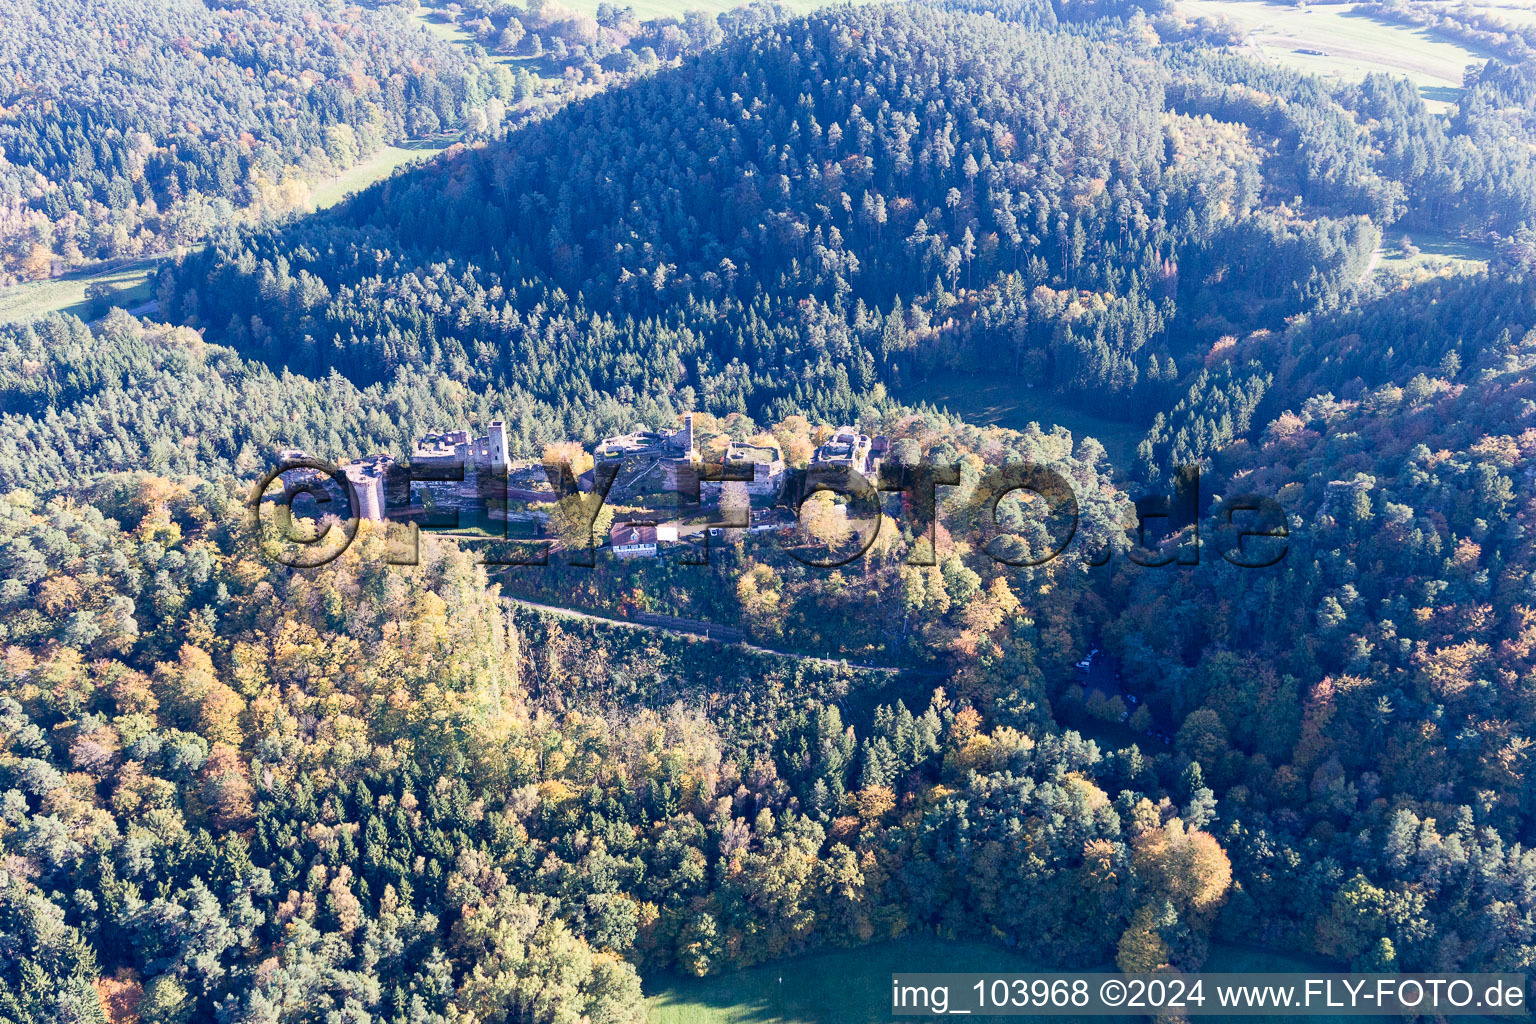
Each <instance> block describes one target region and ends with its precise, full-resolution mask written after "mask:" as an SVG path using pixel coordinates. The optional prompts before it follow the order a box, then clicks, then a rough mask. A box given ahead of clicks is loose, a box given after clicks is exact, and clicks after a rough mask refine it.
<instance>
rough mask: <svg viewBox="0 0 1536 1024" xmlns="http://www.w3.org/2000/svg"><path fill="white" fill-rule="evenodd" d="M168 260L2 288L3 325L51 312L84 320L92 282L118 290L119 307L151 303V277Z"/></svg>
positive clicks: (153, 259)
mask: <svg viewBox="0 0 1536 1024" xmlns="http://www.w3.org/2000/svg"><path fill="white" fill-rule="evenodd" d="M167 258H168V257H167V256H165V255H159V256H151V257H149V258H147V259H142V260H135V261H133V262H132V263H129V264H126V265H124V266H120V267H115V268H113V269H111V270H96V271H80V272H77V273H73V274H66V275H65V276H63V277H55V278H53V279H51V280H48V281H28V282H27V283H26V284H18V285H12V286H11V287H9V288H0V324H9V323H21V322H24V321H28V320H35V319H37V318H38V317H41V316H47V315H48V314H49V313H69V314H72V315H74V316H78V317H84V316H85V315H86V314H87V312H88V311H89V307H90V303H88V302H87V301H86V299H85V289H86V286H87V285H89V284H90V283H91V282H93V281H102V282H105V283H106V284H109V285H111V286H112V287H113V288H114V289H116V290H117V293H118V299H117V305H119V306H125V307H128V308H131V307H133V306H137V305H139V304H140V303H143V302H148V301H149V299H150V298H151V295H150V290H151V289H150V277H151V276H152V275H153V274H154V273H155V270H156V269H157V268H158V267H159V266H160V263H161V261H162V260H165V259H167Z"/></svg>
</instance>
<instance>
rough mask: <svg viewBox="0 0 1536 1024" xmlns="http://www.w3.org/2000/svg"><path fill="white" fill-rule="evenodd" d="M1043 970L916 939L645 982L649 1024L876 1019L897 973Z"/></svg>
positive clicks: (842, 1023)
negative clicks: (710, 975) (714, 973)
mask: <svg viewBox="0 0 1536 1024" xmlns="http://www.w3.org/2000/svg"><path fill="white" fill-rule="evenodd" d="M1043 969H1044V968H1042V967H1041V966H1040V965H1039V964H1037V963H1034V962H1033V961H1030V960H1027V959H1025V958H1024V957H1022V956H1019V955H1018V954H1017V953H1012V952H1009V951H1008V950H1005V949H1002V948H1000V947H997V946H989V945H985V944H983V943H979V942H941V941H939V940H937V939H931V938H916V937H913V938H905V939H898V940H897V941H895V942H884V943H880V944H879V945H874V946H865V947H863V948H860V949H838V950H830V951H827V952H823V953H813V954H811V955H809V956H803V957H796V958H795V959H792V960H784V961H780V962H777V963H771V964H765V965H763V966H761V967H754V968H752V969H751V970H746V971H737V972H735V973H732V974H724V975H720V976H719V977H714V978H702V979H699V978H687V979H675V978H668V979H658V982H657V983H654V984H655V987H654V988H653V983H647V984H646V985H645V989H646V991H647V992H649V993H652V994H651V996H650V999H649V1002H648V1010H649V1012H648V1013H647V1018H648V1019H649V1021H650V1024H874V1022H876V1021H880V1022H884V1021H889V1020H891V1019H892V1017H891V1011H890V1006H891V975H892V974H894V973H896V972H898V971H909V970H919V971H1011V972H1025V971H1037V970H1043ZM1035 1019H1036V1020H1042V1019H1045V1018H1035ZM1051 1019H1055V1018H1051ZM1081 1019H1082V1020H1084V1021H1088V1020H1092V1019H1093V1018H1087V1017H1085V1018H1081Z"/></svg>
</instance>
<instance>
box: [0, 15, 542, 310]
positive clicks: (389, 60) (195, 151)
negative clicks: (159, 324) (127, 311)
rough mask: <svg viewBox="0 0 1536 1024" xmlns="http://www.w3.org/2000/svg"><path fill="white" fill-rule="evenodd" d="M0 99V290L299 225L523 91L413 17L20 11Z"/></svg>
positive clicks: (0, 59) (12, 19)
mask: <svg viewBox="0 0 1536 1024" xmlns="http://www.w3.org/2000/svg"><path fill="white" fill-rule="evenodd" d="M523 77H524V79H526V77H527V76H526V75H524V76H523ZM0 83H3V84H0V282H3V281H5V280H6V279H8V278H9V279H16V278H20V279H23V280H25V279H36V278H45V277H48V276H50V274H51V273H52V272H53V271H54V270H55V269H56V268H58V267H67V266H71V265H75V264H78V263H81V262H86V261H91V260H102V259H113V258H122V257H130V256H139V255H143V254H146V253H153V252H161V251H164V250H166V249H167V248H171V247H174V246H177V245H185V244H188V243H190V242H194V241H198V240H200V239H201V238H202V237H203V236H204V235H206V234H207V233H208V232H209V231H211V230H212V229H213V228H215V227H225V226H228V225H230V224H232V223H236V222H238V220H239V219H241V218H242V217H245V218H249V219H251V220H252V221H254V220H257V219H259V218H260V217H261V216H262V215H263V214H273V213H276V214H281V213H286V212H288V211H290V210H294V209H302V208H303V206H304V202H305V200H306V198H307V196H308V187H309V185H310V184H312V183H314V182H315V181H316V180H318V179H320V178H322V177H328V176H330V175H333V174H335V173H337V172H338V171H340V170H344V169H345V168H347V167H350V166H352V165H353V164H354V163H356V162H357V161H358V160H360V159H363V158H365V157H367V156H368V155H369V154H371V153H373V152H375V151H377V150H378V149H380V147H382V146H384V145H385V144H387V143H392V142H399V141H402V140H405V139H417V138H425V137H430V136H434V135H436V134H437V133H438V132H440V131H443V130H457V129H460V128H463V127H465V126H466V125H467V123H468V115H469V112H470V111H471V110H475V111H479V112H480V114H481V115H482V117H481V120H482V121H483V120H484V117H483V115H484V111H485V110H486V109H487V108H488V107H491V106H492V104H493V103H494V109H496V110H501V111H505V110H506V109H507V108H508V106H510V105H512V104H515V103H516V102H517V101H518V100H520V99H523V98H524V97H525V95H526V93H527V91H528V89H529V88H530V86H529V84H528V83H527V82H526V81H524V82H522V83H519V82H518V81H517V80H516V79H515V78H514V76H513V75H512V74H511V73H509V72H508V71H507V69H505V68H492V67H490V66H484V65H477V64H475V63H474V62H472V61H470V60H468V59H467V58H466V57H465V55H464V54H462V53H461V52H460V51H458V50H457V49H455V48H454V47H452V46H449V45H448V44H446V43H443V42H441V41H439V40H437V39H436V38H434V37H433V36H431V35H430V34H429V33H427V32H426V31H425V30H424V29H422V28H421V27H420V26H419V25H416V24H415V23H413V22H412V21H411V20H410V19H409V17H408V16H407V14H406V13H405V11H404V9H403V8H399V7H392V6H381V7H366V8H365V7H355V6H352V7H349V6H345V5H343V4H340V3H334V4H320V5H315V4H311V3H301V2H298V0H270V2H268V0H264V2H263V3H262V4H261V5H260V6H259V7H249V6H243V5H222V4H208V3H203V2H202V0H164V2H159V3H156V4H154V5H153V7H152V10H151V9H146V8H145V7H144V6H143V5H141V4H136V3H122V2H118V0H90V2H89V3H82V2H79V0H67V2H60V0H21V2H18V3H16V4H13V5H10V7H9V8H8V9H7V11H6V31H5V32H4V33H3V35H0Z"/></svg>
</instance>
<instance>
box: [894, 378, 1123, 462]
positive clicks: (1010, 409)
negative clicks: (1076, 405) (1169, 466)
mask: <svg viewBox="0 0 1536 1024" xmlns="http://www.w3.org/2000/svg"><path fill="white" fill-rule="evenodd" d="M893 396H894V397H895V398H896V399H897V400H898V401H901V402H908V403H911V404H913V405H915V404H917V403H918V402H931V403H932V404H933V405H935V406H937V407H938V408H940V409H948V410H949V411H950V412H951V413H954V414H955V415H956V416H959V417H961V418H962V419H964V420H965V421H966V422H968V423H978V424H996V425H997V426H1000V427H1008V428H1010V429H1012V430H1023V429H1024V428H1025V427H1026V426H1028V425H1029V424H1030V423H1032V422H1033V423H1038V424H1040V427H1041V429H1043V430H1050V429H1051V427H1053V426H1058V425H1059V426H1063V427H1066V428H1067V429H1068V430H1069V431H1071V432H1072V437H1073V438H1074V439H1076V438H1080V437H1095V438H1098V440H1099V443H1100V444H1102V445H1103V446H1104V451H1105V452H1106V453H1108V455H1109V461H1110V464H1111V465H1113V466H1114V467H1115V468H1116V469H1117V470H1125V469H1129V468H1130V465H1131V461H1132V460H1133V459H1134V458H1135V457H1136V446H1137V445H1138V444H1140V443H1141V439H1142V437H1144V436H1145V435H1146V428H1145V427H1140V426H1137V425H1136V424H1133V423H1124V422H1122V421H1120V420H1112V419H1107V418H1105V417H1103V416H1096V415H1094V414H1093V413H1087V412H1079V411H1078V410H1076V409H1073V408H1071V407H1069V406H1067V405H1066V404H1064V403H1063V401H1062V399H1061V396H1059V395H1056V394H1053V393H1052V392H1051V391H1049V390H1047V389H1045V388H1039V387H1037V388H1030V387H1027V386H1026V383H1025V381H1024V379H1023V378H1022V377H998V376H972V375H970V374H965V373H941V374H938V375H936V376H934V377H933V378H931V379H929V380H926V381H923V382H921V383H918V384H912V385H909V386H907V387H904V388H901V389H899V390H897V391H896V392H894V393H893Z"/></svg>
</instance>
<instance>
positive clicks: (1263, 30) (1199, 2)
mask: <svg viewBox="0 0 1536 1024" xmlns="http://www.w3.org/2000/svg"><path fill="white" fill-rule="evenodd" d="M1178 6H1179V9H1180V10H1181V11H1183V12H1184V13H1186V14H1190V15H1205V16H1207V17H1226V18H1228V19H1230V20H1232V21H1234V22H1236V23H1237V24H1238V25H1239V26H1240V27H1241V28H1242V30H1243V31H1244V32H1245V33H1247V43H1248V47H1249V48H1250V49H1251V50H1252V51H1254V52H1256V53H1257V54H1258V55H1260V56H1262V57H1263V58H1264V59H1266V60H1270V61H1274V62H1275V63H1277V64H1281V65H1284V66H1287V67H1293V68H1295V69H1296V70H1298V71H1304V72H1308V73H1310V74H1317V75H1322V76H1324V77H1327V78H1337V79H1341V80H1344V81H1359V80H1360V79H1362V78H1364V77H1365V76H1366V75H1368V74H1371V73H1372V72H1377V71H1380V72H1386V73H1388V74H1394V75H1406V76H1407V77H1408V78H1409V79H1410V80H1411V81H1412V82H1413V83H1414V85H1416V86H1418V87H1419V94H1420V95H1421V96H1423V97H1424V100H1425V102H1426V103H1428V104H1429V107H1430V109H1432V110H1439V111H1442V112H1443V111H1445V110H1448V109H1449V108H1450V107H1451V105H1452V104H1454V103H1455V101H1456V99H1457V97H1458V96H1459V95H1460V94H1461V78H1462V72H1463V70H1464V69H1465V68H1466V66H1467V65H1468V64H1471V63H1476V62H1478V61H1481V60H1485V59H1486V58H1487V57H1488V56H1489V55H1488V54H1486V53H1481V52H1478V51H1475V50H1471V49H1469V48H1468V47H1467V46H1466V45H1465V44H1463V43H1461V42H1459V41H1456V40H1453V39H1450V38H1448V37H1445V36H1441V35H1437V34H1435V33H1432V32H1428V31H1425V30H1424V29H1413V28H1407V27H1405V26H1401V25H1390V24H1387V23H1386V22H1383V21H1377V20H1376V19H1374V18H1370V17H1366V16H1365V15H1363V14H1359V13H1356V9H1355V5H1354V4H1337V5H1334V4H1329V5H1313V6H1308V7H1295V6H1292V5H1290V4H1280V3H1268V2H1265V0H1179V4H1178ZM1303 51H1312V52H1303Z"/></svg>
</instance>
